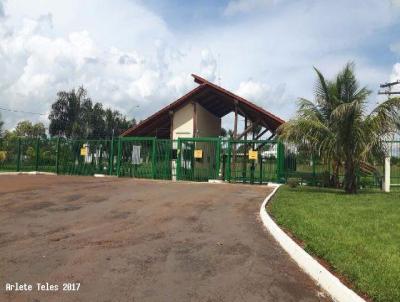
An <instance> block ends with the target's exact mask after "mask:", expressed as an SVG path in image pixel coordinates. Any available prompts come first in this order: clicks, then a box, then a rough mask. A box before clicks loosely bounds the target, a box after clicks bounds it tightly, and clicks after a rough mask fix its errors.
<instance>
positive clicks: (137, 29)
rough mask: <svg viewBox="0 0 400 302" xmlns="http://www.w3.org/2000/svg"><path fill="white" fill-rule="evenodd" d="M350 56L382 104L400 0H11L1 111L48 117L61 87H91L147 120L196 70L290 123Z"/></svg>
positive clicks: (395, 54) (10, 119)
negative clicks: (319, 82)
mask: <svg viewBox="0 0 400 302" xmlns="http://www.w3.org/2000/svg"><path fill="white" fill-rule="evenodd" d="M349 61H352V62H354V63H355V66H356V73H357V76H358V78H359V80H360V83H361V84H362V85H366V86H367V87H368V88H369V89H371V90H372V91H373V93H372V94H371V96H370V100H369V101H370V104H371V106H372V105H373V104H376V102H377V101H379V100H381V99H382V97H381V98H379V97H378V95H377V91H378V89H379V83H382V82H387V81H390V80H397V79H400V0H352V1H348V0H334V1H330V0H326V1H317V0H298V1H290V0H223V1H217V0H214V1H212V0H203V1H184V0H171V1H156V0H147V1H145V0H137V1H135V0H101V1H100V0H85V1H80V0H65V1H64V0H35V1H26V0H0V71H1V72H0V108H3V109H4V108H5V109H11V110H16V111H25V112H29V113H22V112H10V111H4V110H0V114H1V116H2V117H1V118H2V120H4V121H5V128H10V129H11V128H13V127H15V125H16V124H17V122H18V121H20V120H24V119H29V120H31V121H34V122H37V121H41V122H44V123H45V124H46V125H48V119H47V116H48V114H49V110H50V105H51V103H53V102H54V101H55V100H56V94H57V92H58V91H60V90H71V89H73V88H78V87H79V86H81V85H83V86H84V87H85V88H87V89H88V92H89V96H90V97H91V98H92V99H93V100H94V101H98V102H102V103H103V104H104V105H105V107H112V108H115V109H118V110H120V111H121V112H122V113H124V114H126V115H127V116H128V117H129V118H132V117H135V118H136V119H137V120H141V119H144V118H146V117H147V116H148V115H149V114H151V113H154V112H155V111H157V110H159V109H161V108H162V107H163V106H165V105H167V104H169V103H171V102H172V101H174V100H175V99H177V98H178V97H180V96H182V95H183V94H185V93H186V92H188V91H189V90H191V89H192V88H194V87H195V86H196V84H195V83H194V82H193V78H192V77H191V76H190V75H191V74H192V73H195V74H198V75H200V76H202V77H205V78H207V79H208V80H210V81H212V82H215V83H216V84H219V85H221V86H223V87H224V88H226V89H228V90H231V91H233V92H235V93H237V94H238V95H240V96H242V97H245V98H247V99H248V100H250V101H252V102H254V103H256V104H258V105H260V106H262V107H263V108H265V109H266V110H268V111H270V112H272V113H274V114H276V115H278V116H280V117H281V118H283V119H285V120H286V119H289V118H290V117H292V116H293V115H294V113H295V110H296V101H297V99H298V98H299V97H305V98H310V99H312V97H313V90H314V85H315V80H316V76H315V72H314V70H313V66H315V67H317V68H318V69H320V70H321V71H322V72H323V73H324V74H325V75H326V76H327V77H328V78H329V77H332V76H334V75H335V74H336V73H337V72H338V71H339V70H340V69H341V68H342V67H343V65H344V64H345V63H346V62H349ZM399 88H400V87H399ZM33 113H41V115H38V114H33ZM228 127H229V126H228Z"/></svg>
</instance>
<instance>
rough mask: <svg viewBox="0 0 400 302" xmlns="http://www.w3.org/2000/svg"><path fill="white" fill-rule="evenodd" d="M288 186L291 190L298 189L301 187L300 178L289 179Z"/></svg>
mask: <svg viewBox="0 0 400 302" xmlns="http://www.w3.org/2000/svg"><path fill="white" fill-rule="evenodd" d="M287 185H288V186H289V187H290V188H296V187H297V186H298V185H299V179H298V178H288V180H287Z"/></svg>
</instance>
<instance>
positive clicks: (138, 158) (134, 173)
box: [118, 137, 157, 178]
mask: <svg viewBox="0 0 400 302" xmlns="http://www.w3.org/2000/svg"><path fill="white" fill-rule="evenodd" d="M156 147H157V146H156V139H155V138H152V137H148V138H147V137H121V138H120V139H119V148H118V167H119V168H118V170H119V172H118V175H119V176H122V177H135V178H154V176H155V171H156V170H157V168H156V161H155V149H154V148H156Z"/></svg>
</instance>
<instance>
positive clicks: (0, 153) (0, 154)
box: [0, 151, 7, 162]
mask: <svg viewBox="0 0 400 302" xmlns="http://www.w3.org/2000/svg"><path fill="white" fill-rule="evenodd" d="M6 158H7V151H0V162H4V161H5V160H6Z"/></svg>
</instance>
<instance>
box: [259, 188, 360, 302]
mask: <svg viewBox="0 0 400 302" xmlns="http://www.w3.org/2000/svg"><path fill="white" fill-rule="evenodd" d="M274 186H275V188H274V190H273V191H272V193H271V194H269V195H268V196H267V197H266V198H265V200H264V202H263V203H262V205H261V208H260V217H261V220H262V222H263V223H264V226H265V227H266V228H267V230H268V231H269V232H270V233H271V235H272V236H273V237H274V238H275V240H276V241H278V243H279V244H280V245H281V246H282V248H283V249H284V250H285V251H286V252H287V253H288V254H289V256H290V257H291V258H292V259H293V260H294V261H295V262H296V263H297V264H298V265H299V266H300V268H301V269H302V270H303V271H304V272H306V273H307V274H308V275H309V276H310V277H311V278H312V279H314V280H315V281H316V283H317V284H318V285H319V286H321V287H322V288H323V289H324V290H325V291H326V292H327V293H328V294H329V295H330V296H331V297H332V298H333V300H335V301H337V302H342V301H345V302H353V301H354V302H361V301H364V302H365V300H364V299H362V298H361V297H360V296H359V295H357V294H356V293H355V292H354V291H352V290H351V289H350V288H348V287H347V286H346V285H344V284H343V283H342V282H340V280H339V279H338V278H337V277H335V276H334V275H333V274H332V273H330V272H329V271H328V270H327V269H326V268H325V267H323V266H322V265H321V264H319V262H318V261H316V260H315V259H314V258H313V257H311V256H310V255H309V254H308V253H307V252H306V251H305V250H303V248H302V247H300V246H299V245H298V244H297V243H296V242H294V241H293V240H292V238H290V237H289V236H288V235H286V233H285V232H284V231H282V229H281V228H279V226H278V225H277V224H276V223H275V222H274V221H273V220H272V218H271V217H270V216H269V215H268V213H267V209H266V205H267V203H268V202H269V201H270V199H271V198H272V196H274V194H275V192H276V191H277V190H278V188H279V187H280V185H279V184H276V185H274Z"/></svg>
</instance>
